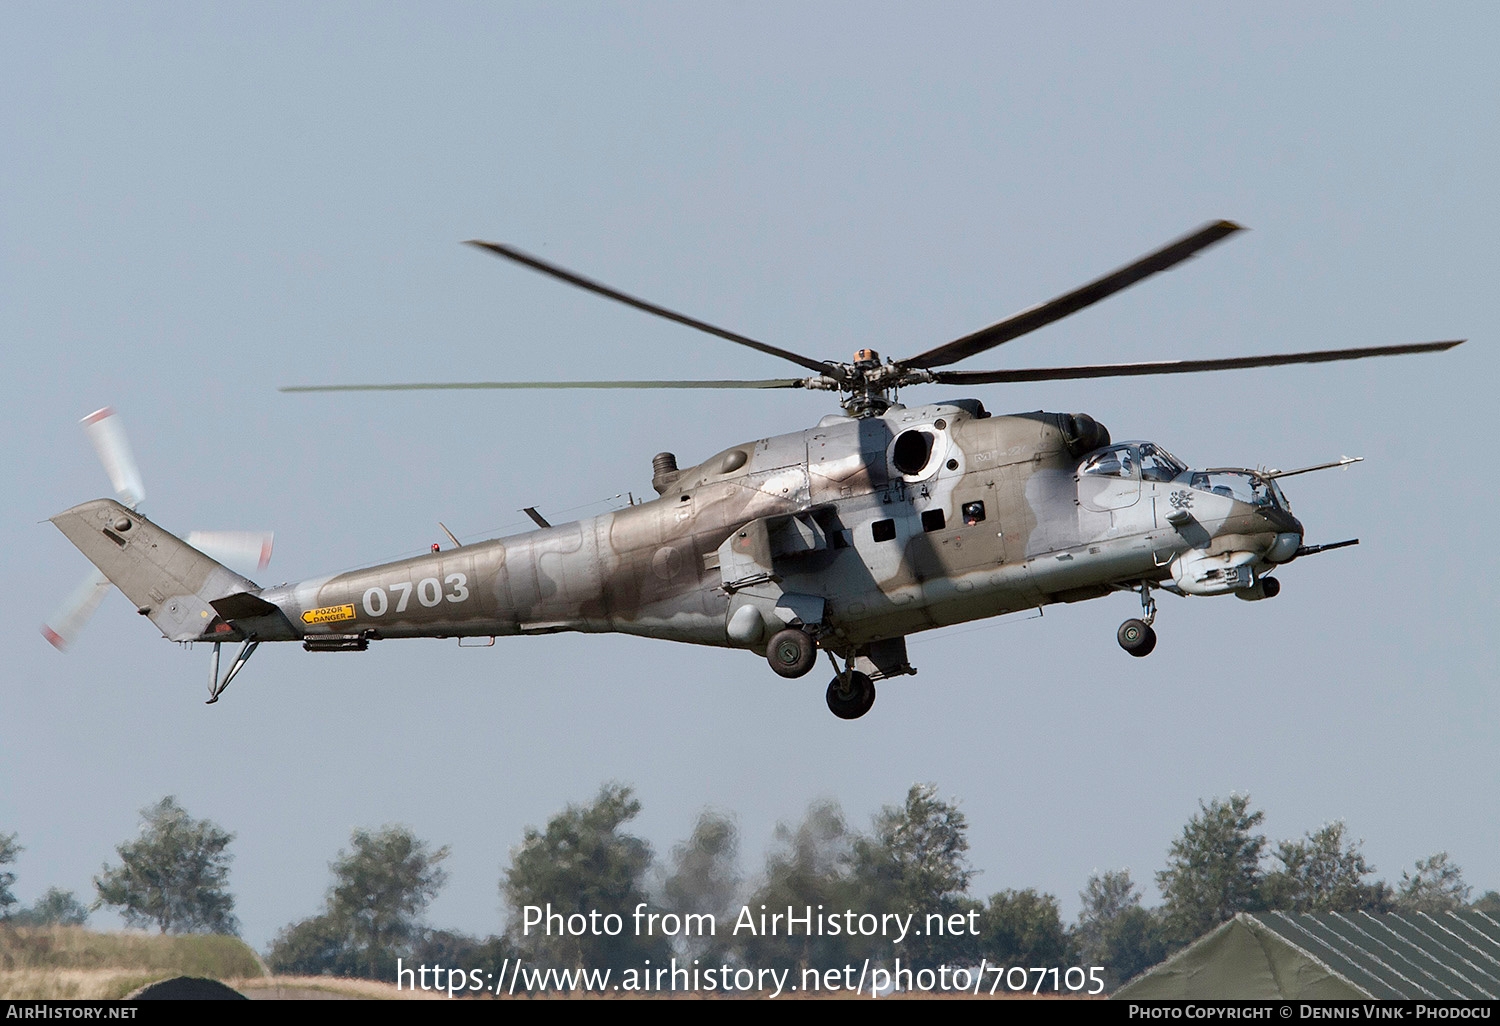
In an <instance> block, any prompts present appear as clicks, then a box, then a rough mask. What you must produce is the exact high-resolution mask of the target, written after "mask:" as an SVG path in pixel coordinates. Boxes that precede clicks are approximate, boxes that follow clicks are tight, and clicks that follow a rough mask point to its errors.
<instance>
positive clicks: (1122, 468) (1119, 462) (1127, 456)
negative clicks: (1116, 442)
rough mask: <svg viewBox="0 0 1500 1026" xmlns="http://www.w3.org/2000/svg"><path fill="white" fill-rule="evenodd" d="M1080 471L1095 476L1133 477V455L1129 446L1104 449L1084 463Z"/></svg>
mask: <svg viewBox="0 0 1500 1026" xmlns="http://www.w3.org/2000/svg"><path fill="white" fill-rule="evenodd" d="M1080 473H1082V474H1086V475H1091V476H1095V477H1123V478H1130V477H1135V455H1134V453H1132V451H1131V449H1130V447H1129V446H1121V447H1120V448H1118V449H1106V450H1105V451H1104V452H1101V453H1100V454H1099V455H1097V456H1095V457H1093V458H1091V459H1090V460H1089V461H1088V462H1087V463H1085V464H1084V465H1083V469H1082V470H1081V471H1080Z"/></svg>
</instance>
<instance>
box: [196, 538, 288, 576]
mask: <svg viewBox="0 0 1500 1026" xmlns="http://www.w3.org/2000/svg"><path fill="white" fill-rule="evenodd" d="M275 542H276V535H275V534H274V533H273V532H271V531H193V532H191V533H190V534H188V536H187V543H188V544H189V545H191V546H192V547H193V548H195V549H197V550H198V551H199V552H201V553H203V554H204V555H205V556H207V557H209V558H210V559H214V560H217V561H218V562H220V563H223V564H224V565H225V566H227V567H229V569H231V570H251V569H254V570H264V569H265V568H266V565H267V564H268V563H270V562H271V547H272V546H273V545H274V544H275Z"/></svg>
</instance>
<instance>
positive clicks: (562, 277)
mask: <svg viewBox="0 0 1500 1026" xmlns="http://www.w3.org/2000/svg"><path fill="white" fill-rule="evenodd" d="M468 244H469V245H470V246H477V247H479V248H480V249H487V250H489V251H490V252H491V253H494V254H495V255H496V256H501V257H504V258H505V259H507V260H513V261H515V262H516V263H518V264H522V265H523V266H526V267H529V268H531V269H532V270H533V271H540V272H541V273H542V274H546V275H550V276H551V277H553V278H556V279H558V280H559V281H565V282H567V283H568V284H569V285H577V286H578V287H579V288H581V289H587V290H588V291H590V292H593V293H595V294H597V295H600V296H604V297H605V298H606V299H613V300H616V301H617V302H620V303H624V304H625V305H626V306H633V307H635V308H636V309H637V310H644V311H646V312H647V313H650V314H656V316H658V317H665V318H666V319H667V320H669V321H676V322H677V323H678V324H685V325H687V326H688V327H689V328H697V329H698V330H699V331H706V332H708V334H710V335H717V336H718V337H719V338H723V339H728V340H729V341H730V342H738V343H739V344H740V345H742V346H749V347H750V348H751V349H758V350H760V351H761V352H762V353H769V354H771V355H772V356H779V357H781V358H782V359H783V360H790V361H792V362H793V363H795V364H797V366H799V367H806V368H807V369H808V370H810V371H816V372H817V373H819V374H834V373H836V368H834V367H833V366H831V365H830V364H827V363H824V362H823V361H822V360H814V359H812V358H810V357H806V356H801V355H799V354H797V353H794V352H791V351H790V350H787V349H781V348H779V347H777V346H773V345H769V344H767V343H765V342H757V341H756V340H755V339H753V338H747V337H746V336H744V335H740V334H737V333H735V332H733V331H727V330H725V329H724V328H720V327H716V326H714V325H712V324H709V323H708V322H707V321H700V320H698V319H697V318H695V317H689V316H687V315H686V314H680V313H678V312H677V311H675V310H668V309H667V308H666V307H664V306H658V305H656V304H655V303H648V302H647V301H646V300H644V299H638V298H636V297H635V296H632V295H629V294H627V293H624V292H621V291H619V290H618V289H612V288H610V287H609V286H608V285H605V284H603V283H602V282H597V281H594V280H593V279H592V278H585V277H583V275H581V274H574V273H573V272H572V271H569V270H568V269H567V268H564V267H558V266H557V265H556V264H549V263H548V262H547V261H545V260H543V259H541V258H540V257H534V256H532V255H531V254H530V253H523V252H522V251H521V250H519V249H516V248H515V247H513V246H506V245H503V244H501V243H498V242H484V241H481V240H479V239H470V240H469V242H468Z"/></svg>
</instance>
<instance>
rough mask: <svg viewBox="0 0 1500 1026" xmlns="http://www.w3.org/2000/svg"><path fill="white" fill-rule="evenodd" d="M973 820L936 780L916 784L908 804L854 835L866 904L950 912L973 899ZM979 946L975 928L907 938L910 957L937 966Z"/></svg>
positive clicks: (919, 916) (922, 914)
mask: <svg viewBox="0 0 1500 1026" xmlns="http://www.w3.org/2000/svg"><path fill="white" fill-rule="evenodd" d="M967 831H968V820H967V819H966V818H965V817H964V814H963V813H962V812H960V811H959V809H958V806H957V804H955V803H952V802H945V801H943V800H941V799H940V798H938V797H937V786H936V785H935V784H913V785H912V786H911V788H910V790H908V791H907V793H906V801H905V803H904V804H902V805H899V806H897V805H887V806H886V807H885V808H884V809H882V810H881V812H880V814H879V815H877V816H876V817H875V832H874V834H872V835H871V836H869V837H860V838H857V839H856V840H855V841H854V847H853V867H854V876H855V879H856V880H857V881H858V884H859V887H860V889H861V890H862V891H863V892H864V893H863V895H862V899H863V900H862V902H861V904H862V906H863V907H864V908H867V909H880V910H881V911H882V912H886V911H889V912H896V913H902V914H911V915H913V916H914V917H915V918H914V922H916V923H918V924H925V923H926V921H927V916H928V915H934V914H936V915H941V916H942V917H943V919H944V922H947V921H948V917H949V916H951V915H953V914H954V913H957V912H959V911H960V909H961V907H962V908H964V909H967V908H968V907H969V906H971V905H973V902H972V900H971V899H969V898H968V895H967V891H968V889H969V880H970V879H971V878H972V877H973V875H974V874H973V871H972V870H971V869H970V868H969V863H968V857H967V854H966V853H967V852H968V850H969V840H968V836H967ZM972 953H973V937H972V935H970V934H968V933H948V932H943V933H939V932H937V931H932V932H928V931H926V930H923V931H922V932H921V934H920V935H914V936H911V937H909V938H908V939H907V941H906V944H905V950H904V952H903V954H904V956H905V957H904V958H903V962H908V961H909V962H910V964H911V965H912V966H914V967H916V968H932V967H935V966H937V965H939V964H942V963H945V962H955V961H960V960H962V959H964V958H966V957H968V956H969V955H971V954H972Z"/></svg>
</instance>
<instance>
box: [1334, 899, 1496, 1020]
mask: <svg viewBox="0 0 1500 1026" xmlns="http://www.w3.org/2000/svg"><path fill="white" fill-rule="evenodd" d="M1350 925H1351V926H1353V927H1354V928H1356V929H1360V928H1363V929H1364V930H1366V931H1368V933H1369V934H1370V935H1371V936H1373V937H1377V938H1379V939H1380V940H1381V941H1383V942H1384V943H1386V944H1389V945H1390V947H1391V949H1392V950H1394V951H1399V952H1401V953H1402V954H1403V955H1404V956H1405V957H1406V959H1407V961H1408V962H1409V963H1410V964H1412V965H1414V966H1418V967H1420V968H1421V970H1422V972H1424V973H1425V974H1426V976H1427V978H1428V979H1430V980H1432V981H1433V984H1434V985H1435V986H1439V987H1442V988H1443V990H1444V993H1443V994H1442V995H1440V996H1442V997H1455V998H1463V999H1465V1000H1469V1001H1473V1000H1477V999H1479V998H1485V997H1490V996H1491V995H1490V994H1488V993H1486V992H1485V990H1484V987H1483V986H1482V985H1480V984H1479V983H1477V982H1476V981H1475V980H1474V979H1473V977H1472V976H1471V975H1470V973H1468V972H1465V968H1466V966H1465V965H1464V962H1465V961H1466V960H1467V958H1466V955H1465V954H1460V953H1459V951H1457V950H1454V949H1453V948H1452V947H1450V946H1448V945H1446V944H1444V943H1443V942H1442V941H1441V940H1439V939H1438V937H1436V936H1433V935H1429V934H1427V933H1425V932H1424V931H1423V930H1422V928H1421V924H1420V923H1419V922H1418V921H1417V919H1416V917H1415V916H1414V915H1412V914H1410V913H1405V914H1403V913H1399V912H1397V913H1391V914H1389V915H1381V916H1375V915H1371V914H1370V913H1368V912H1360V913H1357V914H1355V915H1354V916H1352V917H1350ZM1461 947H1463V949H1464V951H1465V952H1466V951H1467V950H1468V947H1467V945H1462V946H1461Z"/></svg>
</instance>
